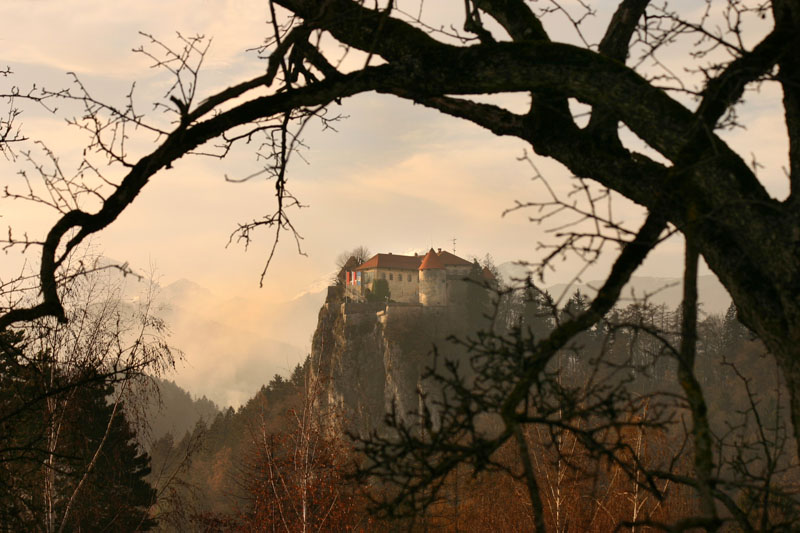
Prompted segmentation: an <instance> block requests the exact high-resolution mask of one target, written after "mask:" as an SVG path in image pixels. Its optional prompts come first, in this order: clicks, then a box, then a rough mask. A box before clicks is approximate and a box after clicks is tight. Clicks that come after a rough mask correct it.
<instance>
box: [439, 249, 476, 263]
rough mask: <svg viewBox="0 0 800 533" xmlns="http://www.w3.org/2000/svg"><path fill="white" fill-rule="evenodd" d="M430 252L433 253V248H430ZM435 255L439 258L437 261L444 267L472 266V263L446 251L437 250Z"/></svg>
mask: <svg viewBox="0 0 800 533" xmlns="http://www.w3.org/2000/svg"><path fill="white" fill-rule="evenodd" d="M431 251H433V248H431ZM436 255H438V256H439V260H440V261H441V262H442V264H443V265H444V266H472V263H470V262H469V261H467V260H466V259H461V258H460V257H458V256H457V255H453V254H451V253H450V252H448V251H446V250H442V249H441V248H440V249H439V253H438V254H436Z"/></svg>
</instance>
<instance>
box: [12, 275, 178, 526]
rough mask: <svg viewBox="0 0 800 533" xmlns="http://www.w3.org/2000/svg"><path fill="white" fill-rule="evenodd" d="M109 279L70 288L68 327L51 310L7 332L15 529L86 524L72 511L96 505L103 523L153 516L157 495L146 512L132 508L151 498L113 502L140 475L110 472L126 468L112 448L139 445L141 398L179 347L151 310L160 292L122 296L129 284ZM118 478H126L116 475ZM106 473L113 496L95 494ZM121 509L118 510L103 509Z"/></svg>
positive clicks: (97, 516) (66, 299)
mask: <svg viewBox="0 0 800 533" xmlns="http://www.w3.org/2000/svg"><path fill="white" fill-rule="evenodd" d="M101 278H103V276H101V275H100V274H94V275H93V276H88V277H82V278H81V279H80V280H75V281H74V282H73V283H71V284H70V285H68V286H67V287H66V289H68V291H67V292H66V294H64V295H63V298H64V302H65V305H66V310H67V316H68V317H69V319H70V320H69V321H68V323H67V324H59V323H57V322H56V321H55V320H54V319H53V318H52V317H45V318H41V319H37V320H35V321H32V322H30V323H27V324H26V325H25V327H24V328H22V329H18V330H17V331H16V334H17V337H18V338H17V339H15V341H16V342H8V339H7V338H6V337H3V338H2V339H0V341H2V343H1V344H0V353H2V361H3V365H2V372H0V378H2V381H3V388H4V389H5V390H3V395H2V402H0V428H3V431H2V437H0V464H1V465H2V468H1V469H0V471H1V472H0V486H2V488H3V490H2V499H3V501H4V507H7V510H6V511H4V513H6V512H7V513H10V514H8V515H4V519H3V521H5V520H6V519H9V520H10V522H9V524H16V526H15V527H22V525H23V524H24V527H25V528H31V529H41V530H43V531H64V530H69V529H71V528H74V527H76V524H81V523H83V524H85V523H86V520H87V519H86V518H85V517H82V516H78V517H75V516H74V515H76V514H77V515H81V514H86V512H87V509H89V508H91V506H93V505H97V511H96V513H95V514H94V515H93V516H94V518H89V519H88V520H89V522H93V523H94V524H95V525H96V526H101V525H103V526H105V525H110V524H112V523H116V524H117V525H118V526H119V527H128V526H122V525H121V524H122V523H123V522H122V521H123V520H129V519H130V517H131V513H133V514H135V513H136V512H138V513H139V514H140V515H141V517H140V520H141V521H142V523H144V522H147V523H149V520H146V513H147V511H148V509H149V506H150V505H151V504H153V503H154V502H153V501H150V500H149V499H148V501H146V502H144V510H142V509H141V508H140V509H139V510H138V511H130V510H128V507H126V506H131V507H130V509H133V506H139V507H141V506H142V504H143V503H142V502H141V501H138V500H137V501H128V502H125V501H117V502H115V503H112V501H111V500H108V498H113V497H114V494H125V490H126V489H122V488H120V487H122V486H123V485H124V484H125V483H134V481H132V480H135V479H138V478H136V476H134V474H133V472H110V471H106V470H108V469H113V468H115V467H120V468H121V467H122V466H120V465H115V464H114V460H113V459H110V458H112V457H114V456H115V454H116V453H118V451H112V450H110V449H109V448H110V447H120V448H121V447H123V446H126V447H127V446H133V447H134V449H137V448H136V447H137V446H138V444H137V443H136V442H128V441H129V439H130V438H131V437H132V436H135V433H131V431H135V430H137V429H141V428H143V427H144V424H145V423H146V422H145V421H144V420H142V419H141V418H140V415H141V413H140V412H139V411H138V409H139V408H140V407H141V406H142V405H143V402H141V401H140V399H139V398H137V395H138V394H144V395H150V394H156V393H157V392H156V389H155V387H156V385H155V383H153V382H151V379H152V376H155V375H159V374H160V373H162V372H164V371H166V370H168V369H171V368H173V366H174V353H173V352H172V350H171V349H170V347H169V346H168V345H167V344H166V342H165V335H166V330H165V325H164V323H163V321H161V320H160V319H159V318H157V317H156V316H155V315H154V309H152V308H151V305H152V304H151V302H152V298H149V297H147V296H145V297H144V298H142V299H141V301H140V302H138V303H137V304H133V305H132V304H130V303H128V302H124V301H123V300H122V299H121V292H120V291H121V286H120V285H119V284H117V283H115V282H114V280H113V279H112V280H109V279H108V277H107V276H106V277H104V278H105V279H101ZM134 383H136V385H137V386H136V387H134V386H133V384H134ZM109 395H110V396H109ZM97 398H99V400H98V399H97ZM98 401H99V402H100V403H101V406H100V408H99V411H95V410H93V409H94V404H93V403H92V402H98ZM107 401H108V402H110V403H109V404H106V402H107ZM106 411H107V412H106ZM106 415H107V417H106V418H105V419H98V416H106ZM120 438H122V439H125V441H124V442H119V439H120ZM112 442H113V444H112ZM76 443H77V444H76ZM87 447H88V448H87ZM145 457H146V456H145ZM130 459H131V458H130V457H128V460H130ZM137 461H138V462H142V461H144V459H141V460H140V459H137ZM124 466H125V467H128V468H135V466H134V465H131V464H127V465H124ZM140 466H141V467H142V470H141V471H140V472H139V473H138V475H140V476H141V477H143V476H144V475H146V473H147V472H146V471H145V470H146V469H147V468H148V467H146V465H145V464H144V462H142V464H141V465H140ZM104 469H106V470H104ZM114 475H118V476H119V477H118V478H117V479H116V481H112V479H114V478H113V476H114ZM104 476H105V477H104ZM98 479H100V480H104V481H101V483H106V484H108V486H107V487H106V489H108V493H107V494H106V495H105V496H101V495H99V494H98V493H97V486H96V484H97V481H96V480H98ZM121 480H123V481H121ZM37 482H38V483H39V484H38V485H37ZM114 483H118V484H120V487H116V485H114ZM137 483H138V481H137ZM142 483H143V482H142ZM115 487H116V488H115ZM143 487H144V486H143ZM130 490H133V489H130ZM141 490H142V492H140V493H139V494H137V496H138V495H141V496H142V497H147V494H148V490H150V489H149V488H148V489H147V490H145V489H144V488H142V489H141ZM87 492H88V495H87V494H86V493H87ZM8 498H11V500H9V499H8ZM104 498H105V499H104ZM113 506H116V507H117V508H116V510H115V511H114V512H113V513H109V514H106V515H103V514H102V511H100V509H106V508H110V507H113ZM123 517H125V518H123ZM11 519H13V520H11ZM115 521H116V522H115ZM101 522H102V523H101ZM140 525H141V524H140ZM151 525H152V524H151ZM148 527H149V526H148Z"/></svg>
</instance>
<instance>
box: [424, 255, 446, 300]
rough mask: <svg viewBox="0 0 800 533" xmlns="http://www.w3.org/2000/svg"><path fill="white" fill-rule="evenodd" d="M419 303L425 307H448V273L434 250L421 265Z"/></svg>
mask: <svg viewBox="0 0 800 533" xmlns="http://www.w3.org/2000/svg"><path fill="white" fill-rule="evenodd" d="M419 303H421V304H422V305H424V306H436V305H447V271H446V270H445V268H444V264H443V263H442V261H441V259H439V257H438V256H437V255H436V252H434V251H433V248H431V249H430V251H429V252H428V253H427V254H425V257H423V258H422V263H421V264H420V265H419Z"/></svg>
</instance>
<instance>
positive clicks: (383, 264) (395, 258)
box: [355, 248, 472, 270]
mask: <svg viewBox="0 0 800 533" xmlns="http://www.w3.org/2000/svg"><path fill="white" fill-rule="evenodd" d="M430 254H433V257H435V258H436V266H433V267H427V268H444V267H448V266H471V265H472V263H470V262H469V261H467V260H465V259H461V258H460V257H458V256H457V255H453V254H451V253H450V252H447V251H445V250H441V249H440V251H439V252H438V253H437V252H435V251H434V250H433V248H431V249H430V251H429V252H428V254H427V255H426V256H425V257H427V256H428V255H430ZM422 263H423V257H422V256H421V255H395V254H375V255H374V256H372V257H371V258H369V259H368V260H367V261H365V262H364V263H362V264H361V266H359V267H358V268H356V269H355V270H372V269H374V268H396V269H398V270H417V269H422V266H421V264H422Z"/></svg>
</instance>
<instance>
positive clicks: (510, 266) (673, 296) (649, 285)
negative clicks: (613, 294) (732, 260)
mask: <svg viewBox="0 0 800 533" xmlns="http://www.w3.org/2000/svg"><path fill="white" fill-rule="evenodd" d="M497 268H498V270H499V271H500V273H501V274H502V276H503V280H504V281H505V282H506V283H508V284H514V280H516V283H519V280H523V279H525V276H526V275H527V272H528V269H527V268H526V267H524V266H521V265H518V264H516V263H511V262H508V263H503V264H501V265H499V266H498V267H497ZM602 285H603V280H595V281H589V282H587V283H573V284H566V283H557V284H555V285H550V286H548V287H546V290H547V291H548V292H549V293H550V295H551V296H552V297H553V299H555V300H556V301H559V300H561V301H562V302H563V301H566V299H567V298H569V296H570V295H571V294H573V293H574V292H575V291H576V290H578V289H580V290H581V292H583V293H585V294H587V295H589V296H591V297H594V295H595V294H597V290H598V289H599V288H600V287H601V286H602ZM697 285H698V293H699V298H700V303H701V306H702V307H701V309H702V312H704V313H707V314H724V313H725V311H726V310H727V309H728V306H729V305H730V303H731V297H730V295H729V294H728V292H727V291H726V290H725V287H723V286H722V283H720V282H719V280H718V279H717V278H716V276H714V275H706V276H699V277H698V278H697ZM682 291H683V285H682V281H681V280H680V279H679V278H656V277H646V276H633V277H632V278H631V281H630V282H629V283H628V284H627V285H626V286H625V288H624V289H623V290H622V295H621V297H620V302H619V303H620V305H623V306H624V305H627V303H629V302H632V301H634V300H637V301H641V300H643V299H646V300H647V301H648V302H651V303H655V304H659V305H660V304H665V305H666V306H667V307H668V308H669V309H675V308H676V307H677V306H678V305H680V303H681V294H682ZM565 292H567V294H566V295H565V294H564V293H565Z"/></svg>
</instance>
